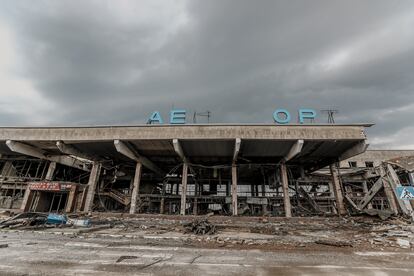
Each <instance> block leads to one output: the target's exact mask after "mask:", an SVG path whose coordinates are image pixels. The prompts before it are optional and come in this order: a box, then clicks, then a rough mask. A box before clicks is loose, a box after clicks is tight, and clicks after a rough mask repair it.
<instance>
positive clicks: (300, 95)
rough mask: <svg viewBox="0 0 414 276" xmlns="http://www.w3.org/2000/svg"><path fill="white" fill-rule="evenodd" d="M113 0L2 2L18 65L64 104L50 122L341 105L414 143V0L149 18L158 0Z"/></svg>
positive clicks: (383, 140)
mask: <svg viewBox="0 0 414 276" xmlns="http://www.w3.org/2000/svg"><path fill="white" fill-rule="evenodd" d="M121 2H122V1H120V3H121ZM103 3H106V4H103ZM109 3H110V4H108V2H97V1H91V2H87V3H86V2H85V1H81V2H78V3H74V2H73V1H70V2H58V3H55V2H54V1H52V2H48V1H45V2H40V4H39V3H36V5H34V6H28V4H27V2H25V4H21V3H20V2H19V3H16V2H14V1H13V2H4V3H3V4H2V6H3V8H2V10H3V12H2V13H0V14H1V15H2V18H3V20H5V21H6V22H8V24H9V25H10V26H11V29H12V30H13V32H14V36H15V39H16V43H17V49H18V50H17V53H18V54H19V55H21V59H22V64H23V65H22V71H21V72H22V75H23V76H24V77H25V78H27V79H29V80H30V81H31V83H32V84H33V86H34V88H35V89H36V91H37V92H38V93H40V95H41V96H42V97H44V98H45V99H47V100H48V101H50V102H52V103H53V106H54V108H55V110H57V111H59V112H55V114H56V115H54V117H53V119H50V120H49V121H48V123H49V124H71V125H76V124H86V125H87V124H115V123H116V124H133V123H144V122H145V121H146V119H147V117H148V115H149V114H150V112H151V111H153V110H160V111H161V112H162V113H163V114H165V115H166V114H167V113H168V110H169V109H170V108H171V106H175V107H182V108H187V109H188V110H194V109H196V110H198V111H203V110H207V109H209V110H211V111H212V112H213V121H216V122H271V121H272V117H271V114H272V112H273V110H274V109H275V108H278V107H285V108H288V109H290V110H292V112H294V111H295V110H296V109H297V108H299V107H310V108H315V109H323V108H336V109H339V110H340V114H339V115H338V117H337V118H338V119H337V121H339V122H342V123H353V122H373V123H377V125H376V126H375V127H374V128H373V129H372V130H370V133H369V134H370V137H374V138H375V139H373V140H372V141H373V143H374V145H376V146H378V147H387V146H394V147H395V146H399V145H401V146H408V147H414V143H413V142H412V141H411V140H410V139H409V137H410V136H411V135H414V133H413V128H412V127H411V125H412V122H411V118H413V117H414V108H412V107H414V94H413V88H414V79H413V78H412V77H411V72H413V71H414V29H413V28H412V25H413V24H414V3H413V2H412V1H395V2H394V1H188V2H168V4H169V7H167V8H166V10H172V12H171V13H169V12H168V11H167V12H166V13H162V12H159V15H157V11H158V8H159V7H154V8H153V9H154V11H152V12H153V16H149V17H148V19H147V20H140V18H141V17H145V13H143V14H137V16H136V18H134V11H135V9H136V10H137V11H138V12H139V11H140V10H141V9H142V7H143V6H146V5H150V4H149V3H151V2H145V3H144V2H139V1H131V2H128V5H126V6H125V7H123V9H124V10H123V9H122V8H120V9H118V8H119V7H115V5H117V4H116V3H117V2H109ZM161 3H163V2H161ZM164 3H167V2H164ZM183 3H184V4H185V5H183ZM179 4H180V5H181V6H182V9H179V8H177V6H179ZM163 5H165V4H161V6H163ZM114 8H116V9H117V12H114ZM123 11H124V12H125V17H124V16H123V13H122V12H123ZM131 11H132V12H131ZM114 14H115V15H114ZM131 14H132V16H131ZM165 14H167V15H165ZM410 106H411V108H410ZM325 120H326V119H325V118H320V119H319V121H321V122H324V121H325ZM20 122H21V121H20V120H19V121H16V122H15V123H16V124H17V123H20ZM26 122H27V124H30V123H31V121H30V117H29V118H27V120H26ZM33 123H36V124H39V123H41V122H33ZM398 133H400V134H401V135H400V137H403V138H401V139H400V140H399V138H398V135H396V134H398Z"/></svg>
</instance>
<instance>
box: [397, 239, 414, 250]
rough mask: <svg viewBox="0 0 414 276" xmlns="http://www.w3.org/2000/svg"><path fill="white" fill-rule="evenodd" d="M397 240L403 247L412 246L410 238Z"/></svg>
mask: <svg viewBox="0 0 414 276" xmlns="http://www.w3.org/2000/svg"><path fill="white" fill-rule="evenodd" d="M396 242H397V244H398V245H399V246H400V247H401V248H410V247H411V245H410V242H409V241H408V240H404V239H397V240H396Z"/></svg>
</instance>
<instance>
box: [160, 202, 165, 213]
mask: <svg viewBox="0 0 414 276" xmlns="http://www.w3.org/2000/svg"><path fill="white" fill-rule="evenodd" d="M164 209H165V198H161V202H160V214H164Z"/></svg>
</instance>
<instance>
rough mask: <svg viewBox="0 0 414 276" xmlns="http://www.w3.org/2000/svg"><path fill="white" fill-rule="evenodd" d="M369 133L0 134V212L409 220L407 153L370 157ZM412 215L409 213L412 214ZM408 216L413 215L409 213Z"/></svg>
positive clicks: (224, 129) (152, 129) (217, 128)
mask: <svg viewBox="0 0 414 276" xmlns="http://www.w3.org/2000/svg"><path fill="white" fill-rule="evenodd" d="M369 126H370V125H362V124H361V125H283V126H281V125H246V124H245V125H212V124H206V125H144V126H128V127H122V126H118V127H67V128H66V127H52V128H0V154H1V160H0V207H1V208H7V209H20V210H21V211H35V212H58V213H73V212H92V211H102V212H129V213H131V214H134V213H159V214H181V215H189V214H194V215H198V214H205V213H209V212H214V213H217V214H222V215H270V216H285V217H291V216H313V215H330V214H332V215H334V214H339V215H342V214H353V213H359V212H362V211H364V210H390V211H391V212H393V213H395V214H398V213H403V214H411V213H412V208H411V205H410V204H409V203H408V205H410V206H408V205H407V202H408V201H404V202H402V201H401V200H398V198H397V197H396V196H395V194H394V191H393V190H395V187H396V186H398V185H413V175H412V170H410V169H409V168H408V169H407V168H404V167H402V166H399V164H398V162H397V163H396V162H394V163H392V162H390V163H384V162H383V161H385V160H389V159H393V158H399V157H402V156H412V155H414V151H412V152H410V151H400V152H397V151H366V148H367V144H366V135H365V128H366V127H369ZM410 208H411V209H410ZM410 212H411V213H410Z"/></svg>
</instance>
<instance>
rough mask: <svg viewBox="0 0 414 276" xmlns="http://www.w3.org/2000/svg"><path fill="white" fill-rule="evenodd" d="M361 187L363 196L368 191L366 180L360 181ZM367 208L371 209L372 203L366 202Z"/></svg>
mask: <svg viewBox="0 0 414 276" xmlns="http://www.w3.org/2000/svg"><path fill="white" fill-rule="evenodd" d="M362 189H363V190H364V196H365V195H366V194H367V193H368V185H367V182H366V181H364V182H362ZM367 208H368V209H372V204H371V203H368V205H367Z"/></svg>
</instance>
